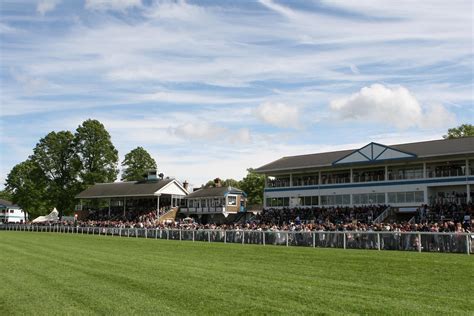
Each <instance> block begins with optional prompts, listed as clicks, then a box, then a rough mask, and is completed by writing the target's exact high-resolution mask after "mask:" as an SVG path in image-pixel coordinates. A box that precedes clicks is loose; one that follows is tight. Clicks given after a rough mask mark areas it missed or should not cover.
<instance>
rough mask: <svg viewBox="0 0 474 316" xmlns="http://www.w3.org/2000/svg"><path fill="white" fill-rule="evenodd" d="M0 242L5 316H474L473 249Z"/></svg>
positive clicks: (17, 235) (18, 237)
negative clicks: (469, 251) (454, 251)
mask: <svg viewBox="0 0 474 316" xmlns="http://www.w3.org/2000/svg"><path fill="white" fill-rule="evenodd" d="M0 240H1V241H2V242H1V243H0V279H1V280H2V283H1V286H0V297H1V303H0V306H1V310H2V314H3V315H33V314H34V315H50V314H60V315H77V314H98V315H125V314H127V315H143V314H166V315H215V314H219V315H221V314H222V315H249V314H250V315H347V314H351V315H472V308H473V307H472V271H474V260H473V258H472V256H467V255H465V254H464V255H462V254H440V253H417V252H408V251H407V252H401V251H374V250H365V251H364V250H356V249H350V250H343V249H321V248H315V249H314V248H311V247H308V248H305V247H284V246H259V245H240V244H230V243H227V244H224V243H204V242H194V243H193V242H184V241H183V242H180V241H176V240H169V241H167V240H154V239H153V240H152V239H145V238H143V239H142V238H117V237H106V236H86V235H80V234H79V235H77V234H63V235H61V234H41V233H30V232H6V231H0ZM51 245H52V246H51ZM58 269H59V272H58ZM469 280H471V281H469ZM25 298H26V299H25Z"/></svg>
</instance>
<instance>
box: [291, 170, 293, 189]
mask: <svg viewBox="0 0 474 316" xmlns="http://www.w3.org/2000/svg"><path fill="white" fill-rule="evenodd" d="M292 186H293V174H292V173H290V187H292Z"/></svg>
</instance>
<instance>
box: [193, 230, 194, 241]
mask: <svg viewBox="0 0 474 316" xmlns="http://www.w3.org/2000/svg"><path fill="white" fill-rule="evenodd" d="M193 242H194V229H193Z"/></svg>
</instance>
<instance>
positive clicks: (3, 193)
mask: <svg viewBox="0 0 474 316" xmlns="http://www.w3.org/2000/svg"><path fill="white" fill-rule="evenodd" d="M0 199H2V200H7V201H10V202H11V201H13V194H11V193H10V192H8V191H7V190H0Z"/></svg>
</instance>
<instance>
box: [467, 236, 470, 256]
mask: <svg viewBox="0 0 474 316" xmlns="http://www.w3.org/2000/svg"><path fill="white" fill-rule="evenodd" d="M466 253H467V254H468V255H470V254H471V245H470V240H469V234H466Z"/></svg>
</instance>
